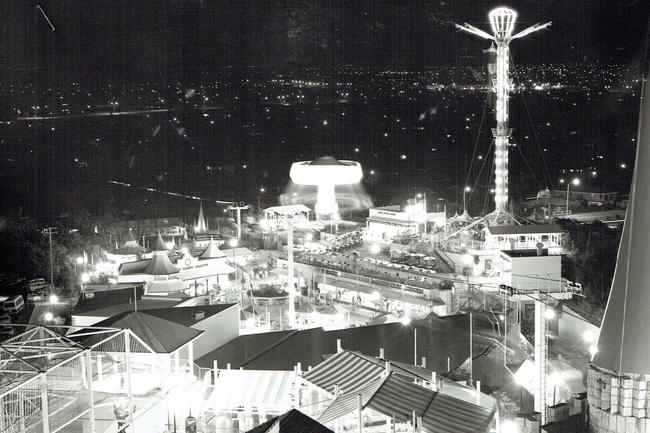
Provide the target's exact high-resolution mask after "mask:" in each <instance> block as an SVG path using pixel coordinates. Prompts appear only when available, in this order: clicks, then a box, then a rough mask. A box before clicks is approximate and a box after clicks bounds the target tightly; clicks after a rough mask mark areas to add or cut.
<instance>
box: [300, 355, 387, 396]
mask: <svg viewBox="0 0 650 433" xmlns="http://www.w3.org/2000/svg"><path fill="white" fill-rule="evenodd" d="M383 372H384V368H382V367H381V366H379V365H377V364H375V363H373V362H370V361H368V360H367V359H365V358H363V357H362V356H360V355H358V354H356V353H353V352H350V351H347V350H344V351H341V352H339V353H337V354H336V355H333V356H330V357H329V358H328V359H327V360H325V361H323V362H322V363H320V364H318V366H316V367H315V368H313V369H311V370H310V371H308V372H307V373H305V374H304V375H303V379H305V380H306V381H308V382H311V383H313V384H314V385H316V386H317V387H319V388H321V389H324V390H326V391H328V392H330V393H334V387H335V385H338V386H339V390H340V391H341V392H343V393H345V394H348V393H350V392H354V391H356V390H359V389H361V388H364V387H365V386H367V384H368V382H370V381H372V380H374V379H377V378H378V377H380V376H381V374H382V373H383Z"/></svg>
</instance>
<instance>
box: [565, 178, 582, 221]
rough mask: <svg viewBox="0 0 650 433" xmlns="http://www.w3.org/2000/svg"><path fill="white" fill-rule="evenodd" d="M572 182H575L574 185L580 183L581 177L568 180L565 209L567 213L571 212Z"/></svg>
mask: <svg viewBox="0 0 650 433" xmlns="http://www.w3.org/2000/svg"><path fill="white" fill-rule="evenodd" d="M571 184H573V185H574V186H578V185H580V179H578V178H575V179H573V180H572V181H571V182H567V184H566V208H565V210H564V213H565V214H567V215H568V214H569V187H571Z"/></svg>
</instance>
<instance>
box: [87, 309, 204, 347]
mask: <svg viewBox="0 0 650 433" xmlns="http://www.w3.org/2000/svg"><path fill="white" fill-rule="evenodd" d="M93 326H98V327H111V328H112V327H114V328H119V329H130V330H131V331H132V332H133V333H134V334H135V335H137V336H138V338H140V339H141V340H142V341H144V342H145V344H147V345H148V346H149V347H150V348H151V349H152V350H154V351H155V352H156V353H172V352H174V351H176V350H178V349H179V348H181V347H183V346H184V345H185V344H187V343H189V342H190V341H192V340H194V339H195V338H197V337H198V336H199V335H201V334H202V333H203V331H199V330H197V329H193V328H190V327H187V326H182V325H179V324H177V323H173V322H170V321H168V320H164V319H160V318H158V317H154V316H152V315H149V314H148V313H147V312H146V311H144V312H143V311H136V312H133V311H131V312H128V313H125V314H120V315H118V316H114V317H110V318H108V319H106V320H102V321H101V322H99V323H97V324H95V325H93ZM95 337H97V336H94V337H91V338H95ZM90 343H92V342H91V341H88V342H86V344H87V345H90Z"/></svg>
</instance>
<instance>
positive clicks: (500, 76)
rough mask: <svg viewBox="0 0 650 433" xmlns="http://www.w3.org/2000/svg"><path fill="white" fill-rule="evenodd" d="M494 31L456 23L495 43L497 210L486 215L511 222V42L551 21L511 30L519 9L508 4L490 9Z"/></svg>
mask: <svg viewBox="0 0 650 433" xmlns="http://www.w3.org/2000/svg"><path fill="white" fill-rule="evenodd" d="M488 16H489V19H490V27H491V28H492V34H489V33H487V32H485V31H483V30H481V29H479V28H477V27H474V26H473V25H471V24H468V23H464V24H462V25H461V24H456V27H457V28H458V29H460V30H463V31H465V32H467V33H471V34H473V35H475V36H478V37H480V38H483V39H488V40H490V41H492V42H493V43H495V44H496V74H495V75H496V76H495V77H491V79H492V88H493V91H494V92H495V94H496V128H493V129H492V135H493V136H494V180H495V185H494V204H495V208H494V212H492V213H491V214H489V215H487V216H486V217H485V219H487V220H488V221H489V222H491V223H494V224H503V223H506V224H511V223H513V222H515V221H516V220H515V218H514V217H513V216H512V215H511V214H510V213H509V212H508V146H509V140H510V135H511V134H512V128H510V127H509V126H508V100H509V97H510V95H509V94H510V91H511V90H512V81H511V80H510V74H509V72H510V42H511V41H512V40H513V39H519V38H522V37H524V36H527V35H529V34H531V33H533V32H536V31H538V30H543V29H545V28H547V27H548V26H550V25H551V23H550V22H547V23H545V24H539V23H537V24H534V25H532V26H530V27H528V28H526V29H525V30H522V31H520V32H519V33H516V34H515V35H513V34H512V32H513V30H514V28H515V21H516V20H517V12H515V11H514V10H512V9H508V8H504V7H501V8H497V9H494V10H492V11H490V13H489V15H488Z"/></svg>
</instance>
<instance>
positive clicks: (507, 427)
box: [499, 419, 519, 433]
mask: <svg viewBox="0 0 650 433" xmlns="http://www.w3.org/2000/svg"><path fill="white" fill-rule="evenodd" d="M518 432H519V427H517V424H515V422H514V421H513V420H511V419H507V420H505V421H503V422H502V423H501V428H500V429H499V433H518Z"/></svg>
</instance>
